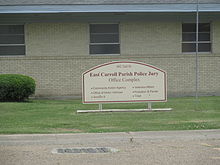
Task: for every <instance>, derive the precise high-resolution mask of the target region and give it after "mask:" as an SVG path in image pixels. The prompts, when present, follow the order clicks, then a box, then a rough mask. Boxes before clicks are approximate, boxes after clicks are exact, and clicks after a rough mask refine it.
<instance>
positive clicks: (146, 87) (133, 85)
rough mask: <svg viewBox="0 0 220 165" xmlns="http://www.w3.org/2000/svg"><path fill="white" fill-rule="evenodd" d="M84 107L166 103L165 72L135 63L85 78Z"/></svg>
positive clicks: (100, 69)
mask: <svg viewBox="0 0 220 165" xmlns="http://www.w3.org/2000/svg"><path fill="white" fill-rule="evenodd" d="M82 83H83V84H82V90H83V91H82V93H83V103H112V102H165V101H167V78H166V72H165V71H163V70H161V69H159V68H157V67H155V66H152V65H148V64H145V63H141V62H136V61H115V62H109V63H105V64H102V65H98V66H96V67H94V68H91V69H89V70H88V71H86V72H84V73H83V74H82Z"/></svg>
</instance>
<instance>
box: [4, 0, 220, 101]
mask: <svg viewBox="0 0 220 165" xmlns="http://www.w3.org/2000/svg"><path fill="white" fill-rule="evenodd" d="M196 2H197V0H14V1H9V0H0V74H5V73H18V74H24V75H28V76H31V77H33V78H34V79H35V80H36V83H37V89H36V96H38V97H42V96H44V97H45V96H81V74H82V72H84V71H85V70H87V69H89V68H91V67H93V66H95V65H98V64H102V63H105V62H110V61H116V60H132V61H140V62H145V63H147V64H151V65H155V66H157V67H159V68H161V69H163V70H166V71H167V73H168V95H169V96H190V95H194V92H195V51H196V24H195V22H196V10H197V4H196ZM199 18H200V19H199V22H200V24H199V54H198V60H199V68H198V70H199V88H198V89H199V95H220V2H219V1H218V0H199Z"/></svg>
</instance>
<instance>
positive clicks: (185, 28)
mask: <svg viewBox="0 0 220 165" xmlns="http://www.w3.org/2000/svg"><path fill="white" fill-rule="evenodd" d="M198 35H199V36H198V38H199V39H198V49H199V50H198V51H199V52H211V39H210V23H200V24H199V33H198ZM182 52H196V24H195V23H184V24H182Z"/></svg>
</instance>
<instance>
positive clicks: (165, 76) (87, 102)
mask: <svg viewBox="0 0 220 165" xmlns="http://www.w3.org/2000/svg"><path fill="white" fill-rule="evenodd" d="M116 63H123V64H124V63H126V64H127V63H132V64H139V65H144V66H147V67H150V68H153V69H156V70H158V71H160V72H163V73H164V89H165V92H164V95H165V96H164V98H165V99H164V100H125V101H85V83H84V76H85V74H87V73H88V72H90V71H92V70H95V69H97V68H101V67H103V66H106V65H111V64H116ZM166 101H167V73H166V72H165V71H164V70H162V69H160V68H157V67H155V66H152V65H149V64H146V63H143V62H138V61H112V62H107V63H104V64H101V65H97V66H95V67H93V68H90V69H89V70H87V71H85V72H83V73H82V102H83V103H84V104H93V103H94V104H99V103H100V104H101V103H134V102H166Z"/></svg>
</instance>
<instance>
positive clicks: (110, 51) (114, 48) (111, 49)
mask: <svg viewBox="0 0 220 165" xmlns="http://www.w3.org/2000/svg"><path fill="white" fill-rule="evenodd" d="M99 25H100V26H108V25H113V26H115V25H116V26H117V30H116V32H103V31H102V30H100V31H101V32H99V31H98V32H97V31H96V30H94V29H92V26H99ZM97 29H99V27H98V28H97ZM94 31H95V32H94ZM113 31H114V29H113ZM105 35H107V36H108V37H109V38H110V40H111V39H112V40H116V41H114V42H111V41H108V40H109V38H103V39H98V38H96V37H97V36H105ZM92 36H94V37H92ZM95 38H96V39H98V40H99V41H97V42H96V41H95V40H96V39H95ZM100 40H103V42H100ZM120 45H121V44H120V26H119V23H90V24H89V54H90V55H120V52H121V47H120ZM104 51H105V52H104Z"/></svg>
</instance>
